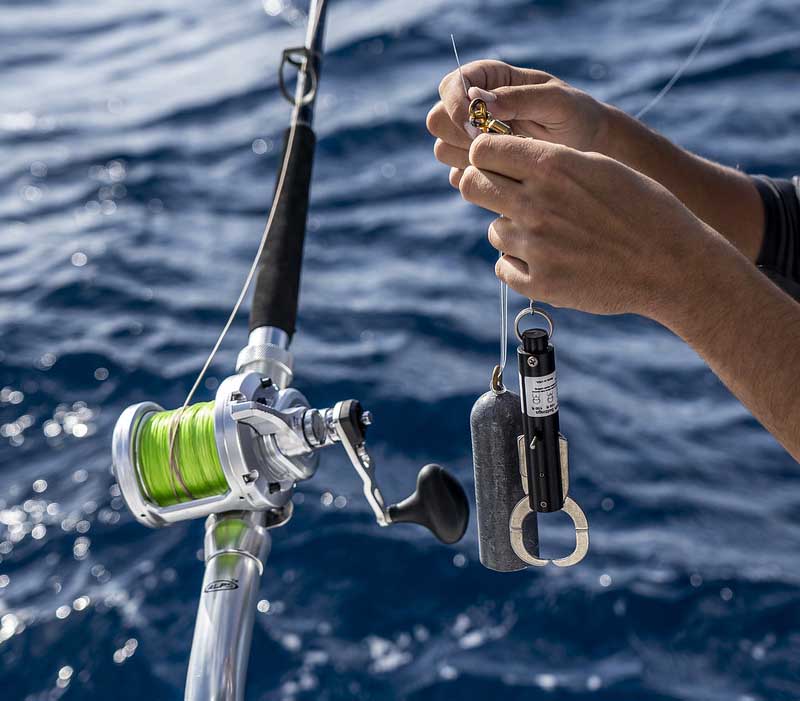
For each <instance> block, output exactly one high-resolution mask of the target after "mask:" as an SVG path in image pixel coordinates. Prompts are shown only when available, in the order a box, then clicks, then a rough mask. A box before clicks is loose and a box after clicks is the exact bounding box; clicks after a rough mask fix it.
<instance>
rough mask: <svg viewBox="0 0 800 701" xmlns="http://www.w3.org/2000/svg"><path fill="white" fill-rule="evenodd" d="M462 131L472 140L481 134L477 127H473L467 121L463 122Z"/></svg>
mask: <svg viewBox="0 0 800 701" xmlns="http://www.w3.org/2000/svg"><path fill="white" fill-rule="evenodd" d="M464 129H465V130H466V132H467V134H469V135H470V136H471V137H472V138H473V139H474V138H475V137H476V136H477V135H478V134H480V133H481V132H480V130H479V129H478V127H473V126H472V125H471V124H470V123H469V121H466V122H464Z"/></svg>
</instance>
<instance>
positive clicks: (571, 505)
mask: <svg viewBox="0 0 800 701" xmlns="http://www.w3.org/2000/svg"><path fill="white" fill-rule="evenodd" d="M558 438H559V452H560V453H561V483H562V485H563V487H564V505H563V506H562V507H561V510H562V511H563V512H564V513H566V514H567V516H569V517H570V518H571V519H572V523H573V524H574V525H575V549H574V550H573V551H572V553H571V554H569V555H567V556H566V557H561V558H558V559H555V560H547V559H544V558H540V557H537V556H535V555H532V554H531V553H530V552H528V550H527V548H526V547H525V540H524V538H523V533H522V526H523V524H524V523H525V519H526V518H527V517H528V516H529V515H530V514H533V513H536V512H535V511H534V510H533V509H531V506H530V499H529V498H528V467H527V459H526V457H525V455H526V453H525V436H519V438H518V439H517V451H518V453H519V465H520V477H521V479H522V488H523V489H524V490H525V496H524V497H523V498H522V499H520V501H519V503H518V504H517V505H516V506H515V507H514V510H513V511H512V512H511V518H510V519H509V523H508V528H509V534H510V536H511V548H512V550H513V551H514V554H515V555H516V556H517V557H518V558H519V559H520V560H522V561H523V562H524V563H525V564H527V565H533V566H534V567H545V566H546V565H549V564H551V563H552V564H554V565H555V566H556V567H571V566H572V565H577V564H578V563H579V562H580V561H581V560H583V558H584V557H586V553H588V552H589V522H588V521H587V520H586V515H585V514H584V513H583V510H582V509H581V507H580V506H578V504H577V503H576V502H575V501H573V500H572V499H571V498H570V497H568V496H566V495H567V492H568V491H569V465H568V444H567V439H566V438H564V436H562V435H559V437H558ZM531 448H533V449H535V448H536V439H535V438H534V440H533V443H532V444H531Z"/></svg>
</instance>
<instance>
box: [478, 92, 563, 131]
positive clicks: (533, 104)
mask: <svg viewBox="0 0 800 701" xmlns="http://www.w3.org/2000/svg"><path fill="white" fill-rule="evenodd" d="M473 91H474V92H475V94H474V95H473ZM479 92H480V93H481V94H478V93H479ZM469 96H470V97H471V98H473V99H474V98H476V97H480V98H481V99H482V100H485V101H486V104H487V107H488V108H489V111H490V112H491V113H492V115H493V116H494V117H496V118H497V119H502V120H504V121H513V120H530V121H532V122H537V123H538V124H542V125H547V123H548V122H549V121H559V122H561V121H563V119H564V115H563V108H564V107H565V106H566V104H567V102H568V100H569V93H568V92H567V90H566V89H565V87H564V86H563V85H559V84H557V83H542V84H539V85H519V86H509V87H503V88H495V89H494V90H492V91H491V92H488V91H486V90H480V89H479V88H470V91H469ZM558 112H560V113H561V114H557V113H558ZM554 118H555V119H554Z"/></svg>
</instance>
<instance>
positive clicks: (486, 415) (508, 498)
mask: <svg viewBox="0 0 800 701" xmlns="http://www.w3.org/2000/svg"><path fill="white" fill-rule="evenodd" d="M519 407H520V398H519V396H518V395H517V394H515V393H514V392H511V391H505V392H502V393H500V394H495V393H494V392H486V394H484V395H483V396H481V397H479V398H478V400H477V401H476V402H475V404H474V406H473V407H472V413H471V414H470V429H471V432H472V460H473V467H474V469H475V502H476V511H477V520H478V549H479V554H480V560H481V564H482V565H483V566H484V567H488V568H489V569H491V570H495V571H497V572H515V571H517V570H521V569H524V568H525V567H526V564H525V562H523V561H522V560H520V558H518V557H517V556H516V554H515V553H514V550H513V549H512V547H511V538H510V534H509V529H508V524H509V519H510V518H511V512H512V511H513V510H514V507H515V506H516V505H517V503H518V502H519V501H520V500H521V499H523V498H524V497H525V492H524V490H523V487H522V479H521V473H520V463H519V457H518V448H517V439H518V436H519V435H520V434H522V416H521V415H520V410H519ZM538 540H539V538H538V531H537V527H536V515H535V514H531V515H530V516H529V517H528V518H527V519H526V520H525V524H524V530H523V541H524V543H525V547H526V550H527V551H528V552H530V553H538V552H539V543H538Z"/></svg>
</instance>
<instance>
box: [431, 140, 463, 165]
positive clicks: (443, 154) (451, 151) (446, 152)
mask: <svg viewBox="0 0 800 701" xmlns="http://www.w3.org/2000/svg"><path fill="white" fill-rule="evenodd" d="M433 154H434V155H435V156H436V160H437V161H439V162H440V163H444V164H445V165H448V166H452V167H453V168H459V169H460V170H463V169H464V168H466V167H467V166H468V165H469V151H467V150H466V149H463V148H458V147H457V146H451V145H450V144H448V143H447V142H445V141H442V140H441V139H436V143H435V144H434V145H433Z"/></svg>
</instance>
